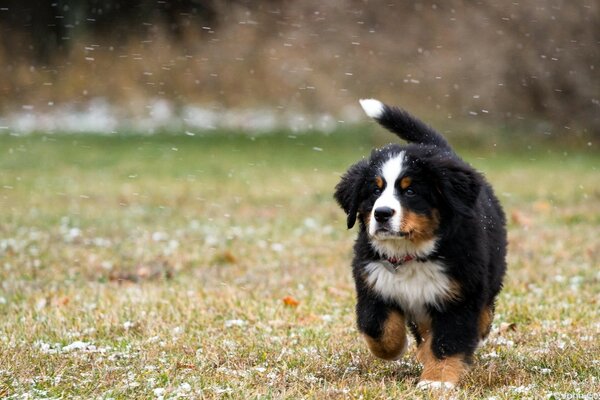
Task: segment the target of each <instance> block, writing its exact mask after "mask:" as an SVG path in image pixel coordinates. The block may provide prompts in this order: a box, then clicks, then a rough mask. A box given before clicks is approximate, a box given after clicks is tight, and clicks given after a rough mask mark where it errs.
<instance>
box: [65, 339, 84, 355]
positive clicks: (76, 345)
mask: <svg viewBox="0 0 600 400" xmlns="http://www.w3.org/2000/svg"><path fill="white" fill-rule="evenodd" d="M89 345H90V343H88V342H81V341H79V340H78V341H76V342H73V343H71V344H69V345H67V346H65V347H63V348H62V351H64V352H69V351H74V350H84V349H86V348H87V347H88V346H89Z"/></svg>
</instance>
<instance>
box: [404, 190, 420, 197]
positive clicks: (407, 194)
mask: <svg viewBox="0 0 600 400" xmlns="http://www.w3.org/2000/svg"><path fill="white" fill-rule="evenodd" d="M415 194H417V193H416V192H415V191H414V190H413V188H407V189H406V190H405V191H404V195H405V196H406V197H413V196H414V195H415Z"/></svg>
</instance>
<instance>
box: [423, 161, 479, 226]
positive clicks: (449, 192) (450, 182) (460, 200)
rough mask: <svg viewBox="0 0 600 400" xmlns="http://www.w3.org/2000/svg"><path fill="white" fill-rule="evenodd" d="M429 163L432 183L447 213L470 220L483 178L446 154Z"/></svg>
mask: <svg viewBox="0 0 600 400" xmlns="http://www.w3.org/2000/svg"><path fill="white" fill-rule="evenodd" d="M429 161H430V162H429V168H430V170H431V172H432V173H433V179H434V182H435V184H436V187H437V189H438V191H439V192H440V194H441V196H442V198H443V200H444V201H445V203H446V205H447V206H448V209H449V211H450V212H451V213H453V214H457V215H460V216H462V217H465V218H472V217H473V216H474V215H475V213H474V207H475V203H476V202H477V198H478V197H479V192H481V188H482V186H483V182H484V181H483V177H482V176H481V175H480V174H479V173H478V172H477V171H475V170H474V169H473V168H472V167H471V166H469V165H468V164H467V163H465V162H464V161H462V160H459V159H456V158H454V157H453V156H449V155H447V154H445V155H444V156H441V157H434V158H433V159H431V160H429Z"/></svg>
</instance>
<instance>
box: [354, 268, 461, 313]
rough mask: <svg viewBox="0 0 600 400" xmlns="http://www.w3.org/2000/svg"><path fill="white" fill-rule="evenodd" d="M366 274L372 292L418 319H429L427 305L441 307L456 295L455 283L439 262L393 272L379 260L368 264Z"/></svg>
mask: <svg viewBox="0 0 600 400" xmlns="http://www.w3.org/2000/svg"><path fill="white" fill-rule="evenodd" d="M365 271H366V273H367V275H366V279H367V282H368V283H369V285H370V286H371V287H372V288H373V290H375V291H376V292H377V293H379V294H380V295H381V296H382V297H383V298H384V299H386V300H388V301H393V302H395V303H397V304H398V305H399V306H400V307H401V308H402V310H404V312H406V313H408V314H410V315H411V316H412V317H413V318H415V319H417V320H420V319H422V318H424V317H425V316H426V306H428V305H429V306H434V307H438V308H439V307H441V305H442V303H443V301H444V300H446V299H448V298H450V297H452V295H453V285H452V281H451V280H450V278H448V276H447V275H446V274H445V273H444V266H443V265H442V264H440V263H436V262H432V261H426V262H418V261H411V262H408V263H406V264H405V265H402V266H401V267H400V268H399V269H398V271H396V272H390V270H389V269H388V268H386V267H385V266H384V265H383V264H382V263H381V262H377V261H376V262H371V263H369V264H367V265H366V266H365Z"/></svg>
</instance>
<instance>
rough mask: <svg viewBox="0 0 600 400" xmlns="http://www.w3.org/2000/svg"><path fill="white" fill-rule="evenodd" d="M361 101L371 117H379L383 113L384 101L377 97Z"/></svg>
mask: <svg viewBox="0 0 600 400" xmlns="http://www.w3.org/2000/svg"><path fill="white" fill-rule="evenodd" d="M359 103H360V105H361V107H362V108H363V110H365V113H366V114H367V115H368V116H369V117H371V118H375V119H377V118H379V117H381V114H383V103H382V102H380V101H379V100H375V99H360V100H359Z"/></svg>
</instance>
